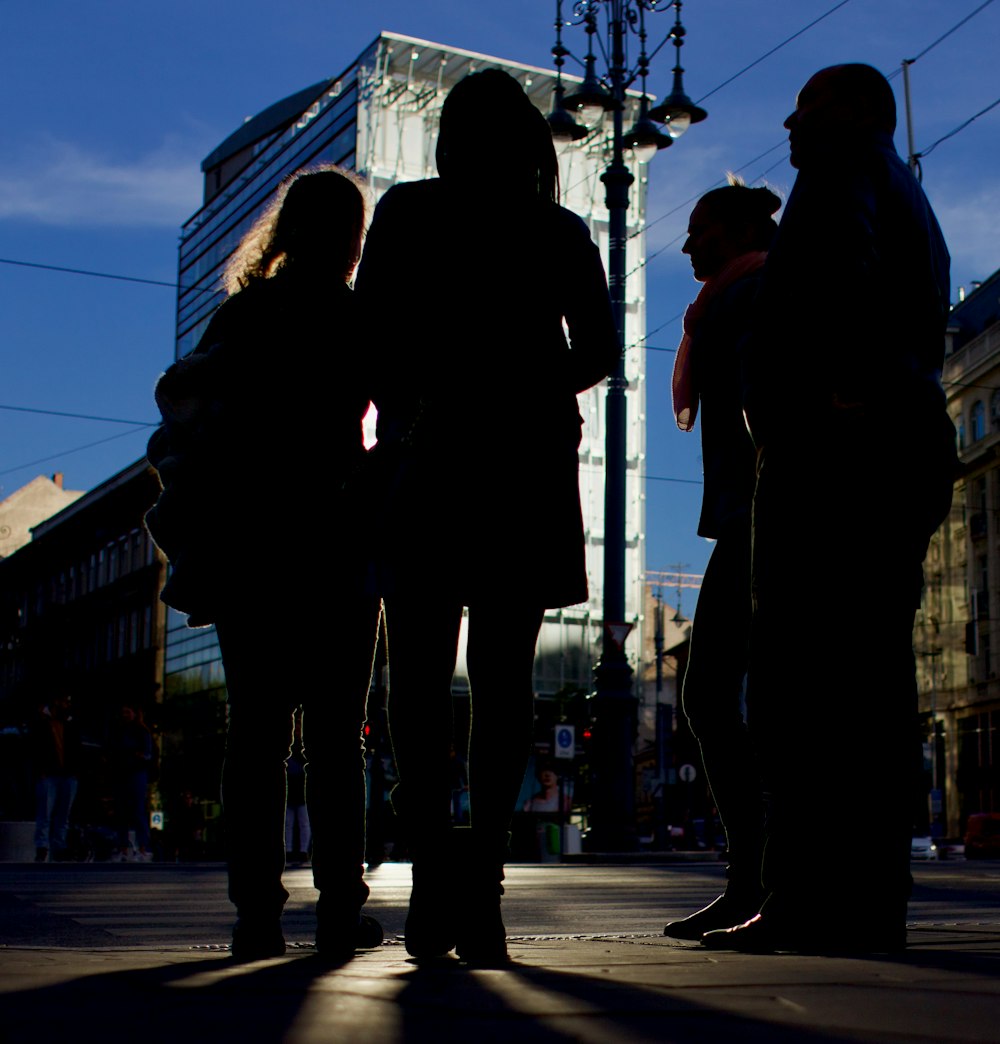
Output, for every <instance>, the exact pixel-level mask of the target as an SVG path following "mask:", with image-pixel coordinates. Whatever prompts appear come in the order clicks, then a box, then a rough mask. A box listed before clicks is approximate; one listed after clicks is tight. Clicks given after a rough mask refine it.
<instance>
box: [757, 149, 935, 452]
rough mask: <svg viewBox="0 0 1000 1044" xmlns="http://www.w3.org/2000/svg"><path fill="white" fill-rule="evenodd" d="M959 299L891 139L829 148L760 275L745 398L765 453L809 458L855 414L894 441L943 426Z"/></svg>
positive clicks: (795, 194)
mask: <svg viewBox="0 0 1000 1044" xmlns="http://www.w3.org/2000/svg"><path fill="white" fill-rule="evenodd" d="M949 297H950V286H949V257H948V250H947V248H946V247H945V243H944V238H943V237H942V235H941V229H940V228H939V226H938V223H937V219H936V218H935V216H934V213H933V211H932V210H931V207H930V204H929V203H928V201H927V198H926V196H925V195H924V193H923V190H922V189H921V188H920V185H919V183H918V182H917V180H916V178H915V177H914V176H913V175H912V174H911V173H910V171H909V169H908V168H907V167H906V165H905V164H904V163H903V162H902V160H900V158H899V156H898V155H897V154H896V151H895V148H894V147H893V144H892V140H891V138H890V137H889V136H888V135H883V134H873V135H871V137H870V138H868V139H861V140H858V141H855V142H844V141H837V142H834V143H831V148H830V150H829V153H828V154H827V155H825V156H817V157H814V158H812V161H811V162H810V164H809V166H808V167H803V169H801V170H800V171H799V173H798V176H797V177H796V179H795V186H794V188H793V189H792V192H791V195H790V196H789V199H788V203H787V205H786V207H785V211H784V214H783V215H782V219H781V224H780V225H779V227H778V233H777V236H776V237H775V241H774V243H773V245H772V247H771V250H770V252H769V254H768V260H767V264H766V266H765V268H764V277H763V280H762V283H761V290H760V294H759V297H758V302H757V310H756V319H755V323H754V335H753V338H752V341H751V351H750V352H749V355H748V369H747V375H746V385H747V386H746V394H745V407H746V411H747V418H748V421H749V425H750V430H751V432H752V434H753V437H754V441H755V442H756V443H757V445H758V446H760V445H766V444H770V443H773V442H776V443H782V444H794V443H798V444H800V445H803V446H804V445H806V444H807V443H808V439H809V437H810V436H813V435H815V434H817V433H819V432H834V433H835V432H836V431H837V430H838V429H839V428H840V427H841V425H842V423H843V422H845V421H846V423H847V424H848V425H852V424H854V420H852V419H850V417H849V415H850V414H851V412H852V410H853V411H854V415H855V416H856V414H857V411H859V410H863V411H867V412H868V424H869V426H870V428H871V429H878V428H885V429H886V430H890V431H891V430H892V429H893V428H896V429H897V430H898V427H899V426H900V425H903V426H908V425H912V424H914V423H927V420H928V418H929V417H933V416H935V415H938V416H939V415H940V414H941V413H943V410H944V394H943V392H942V391H941V387H940V383H939V377H940V372H941V367H942V363H943V357H944V327H945V322H946V319H947V315H948V308H949ZM834 437H836V435H835V434H834Z"/></svg>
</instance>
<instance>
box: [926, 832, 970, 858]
mask: <svg viewBox="0 0 1000 1044" xmlns="http://www.w3.org/2000/svg"><path fill="white" fill-rule="evenodd" d="M934 844H936V845H937V850H938V859H951V860H952V861H954V860H957V859H964V858H965V842H964V841H963V840H962V838H960V837H939V838H938V839H937V840H936V841H935V842H934Z"/></svg>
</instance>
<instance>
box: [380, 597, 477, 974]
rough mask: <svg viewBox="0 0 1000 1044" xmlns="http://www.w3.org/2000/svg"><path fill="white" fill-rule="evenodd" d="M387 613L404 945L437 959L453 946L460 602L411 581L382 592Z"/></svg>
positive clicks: (409, 950)
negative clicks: (403, 849)
mask: <svg viewBox="0 0 1000 1044" xmlns="http://www.w3.org/2000/svg"><path fill="white" fill-rule="evenodd" d="M411 591H412V592H414V593H413V594H411ZM415 594H418V595H419V597H415ZM385 612H386V633H387V637H388V647H389V676H390V677H389V703H388V715H389V735H390V738H391V740H392V749H393V754H394V756H395V759H396V770H397V772H398V773H399V783H398V784H397V785H396V787H395V789H394V790H393V794H392V804H393V808H394V809H395V811H396V816H397V818H398V820H399V821H400V823H401V824H402V832H403V834H404V836H405V838H406V841H407V844H408V846H409V850H410V856H411V858H412V860H413V891H412V893H411V895H410V908H409V913H408V915H407V918H406V927H405V936H406V949H407V952H409V953H410V954H411V955H412V956H414V957H435V956H439V955H441V954H445V953H447V952H448V951H449V950H451V949H452V948H453V947H454V946H455V925H454V915H455V910H454V887H455V882H454V880H453V876H454V857H453V853H452V843H453V838H452V829H451V771H450V760H451V746H452V732H453V721H452V705H451V681H452V675H453V674H454V671H455V660H456V658H457V656H458V637H459V631H460V629H461V624H462V606H461V605H459V604H457V603H455V602H452V601H448V600H444V599H435V598H434V597H433V595H432V594H429V592H427V591H426V590H419V589H417V588H416V587H410V588H409V589H400V591H399V592H398V593H396V594H394V595H391V596H389V597H387V598H386V602H385Z"/></svg>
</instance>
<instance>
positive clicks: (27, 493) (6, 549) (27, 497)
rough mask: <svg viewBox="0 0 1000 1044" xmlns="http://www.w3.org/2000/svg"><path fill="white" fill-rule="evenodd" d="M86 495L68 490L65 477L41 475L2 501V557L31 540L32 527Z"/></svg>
mask: <svg viewBox="0 0 1000 1044" xmlns="http://www.w3.org/2000/svg"><path fill="white" fill-rule="evenodd" d="M81 496H83V490H82V489H64V488H63V476H62V473H61V472H56V474H55V475H53V476H52V478H46V477H45V476H44V475H38V476H37V477H36V478H33V479H32V480H31V481H30V482H29V483H27V485H24V486H22V487H21V488H20V489H15V490H14V492H13V493H11V494H9V495H8V496H6V497H5V498H4V499H3V500H0V558H7V557H8V556H9V555H12V554H13V553H14V552H15V551H16V550H17V549H18V548H19V547H24V545H25V544H26V543H28V541H29V540H30V539H31V528H32V526H37V525H38V524H39V523H40V522H44V521H45V519H47V518H50V517H51V516H52V515H54V514H55V513H56V512H57V511H61V510H62V509H63V508H64V507H66V506H67V505H69V504H72V503H73V501H74V500H76V499H77V498H78V497H81Z"/></svg>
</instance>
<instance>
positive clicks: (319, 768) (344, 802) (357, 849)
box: [299, 597, 381, 957]
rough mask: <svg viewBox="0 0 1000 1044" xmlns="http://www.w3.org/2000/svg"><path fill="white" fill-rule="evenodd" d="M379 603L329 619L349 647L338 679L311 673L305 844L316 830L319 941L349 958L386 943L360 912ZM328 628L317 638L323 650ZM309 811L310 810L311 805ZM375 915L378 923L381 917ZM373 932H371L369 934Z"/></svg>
mask: <svg viewBox="0 0 1000 1044" xmlns="http://www.w3.org/2000/svg"><path fill="white" fill-rule="evenodd" d="M379 612H380V608H379V602H378V599H376V598H374V597H365V598H359V599H356V600H354V601H353V602H352V603H351V604H349V605H345V606H342V607H341V608H340V609H339V610H337V611H335V613H334V618H333V620H332V621H331V620H326V621H324V630H325V631H326V632H327V633H333V634H335V635H337V641H338V643H339V646H340V648H341V649H342V654H341V656H340V657H339V659H338V660H337V661H336V664H335V667H334V670H335V678H334V679H333V683H332V684H331V683H330V682H329V681H327V682H326V683H325V684H322V685H321V684H320V677H318V676H314V677H304V678H303V691H305V692H306V693H307V695H306V696H305V698H304V699H303V710H302V745H303V753H304V754H305V757H306V769H305V772H306V787H305V791H306V808H307V809H308V814H307V815H305V814H304V815H303V818H302V819H301V820H300V828H299V829H300V834H299V844H300V850H301V851H303V852H304V851H306V849H307V846H308V844H309V840H310V828H311V833H312V846H313V848H312V866H313V883H314V884H315V886H316V888H317V890H318V891H319V892H320V899H319V904H318V905H317V917H318V925H317V946H318V947H319V948H320V949H321V950H322V951H323V952H324V953H325V954H327V955H328V956H333V957H349V956H350V955H351V954H353V952H354V949H355V947H356V946H365V945H378V943H380V942H381V930H380V929H379V931H378V939H376V940H374V941H370V939H373V938H374V937H373V936H371V937H370V938H369V941H365V939H364V938H361V937H359V934H358V927H359V923H360V922H359V914H360V910H361V907H362V906H363V905H364V902H365V900H366V899H367V898H368V886H367V885H366V884H365V883H364V880H363V874H364V856H365V806H366V800H365V759H364V736H363V730H364V724H365V716H366V712H367V704H368V689H369V686H370V684H371V674H372V663H373V660H374V657H375V644H376V641H377V639H378V625H379ZM321 638H322V636H321V635H316V636H315V638H314V645H315V647H316V648H317V649H322V648H323V645H322V643H321ZM303 811H304V812H305V810H303ZM374 923H375V922H371V924H374ZM366 938H368V937H366Z"/></svg>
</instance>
